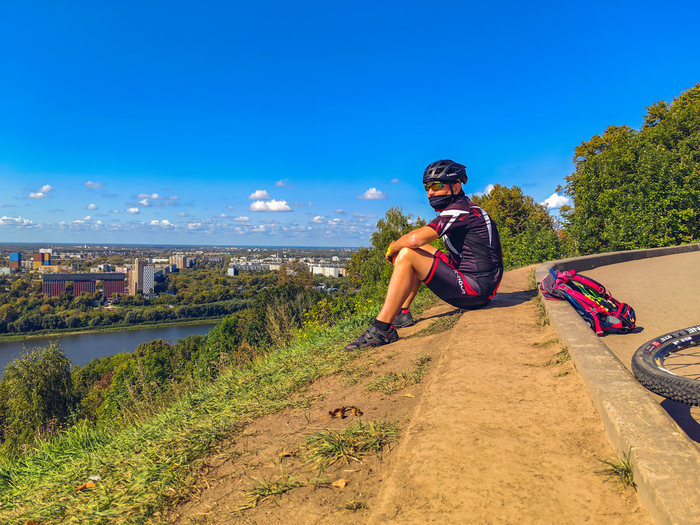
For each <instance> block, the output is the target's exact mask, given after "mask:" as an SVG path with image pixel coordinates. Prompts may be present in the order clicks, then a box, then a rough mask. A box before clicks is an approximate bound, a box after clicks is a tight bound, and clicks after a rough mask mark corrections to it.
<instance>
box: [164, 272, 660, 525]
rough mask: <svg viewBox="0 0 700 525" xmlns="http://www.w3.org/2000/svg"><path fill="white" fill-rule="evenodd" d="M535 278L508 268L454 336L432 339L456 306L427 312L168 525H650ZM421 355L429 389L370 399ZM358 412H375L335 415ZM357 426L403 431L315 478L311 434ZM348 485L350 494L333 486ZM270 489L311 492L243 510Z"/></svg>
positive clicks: (254, 438)
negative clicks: (540, 309) (619, 481)
mask: <svg viewBox="0 0 700 525" xmlns="http://www.w3.org/2000/svg"><path fill="white" fill-rule="evenodd" d="M527 276H528V271H527V269H522V270H517V271H513V272H508V273H507V274H506V276H505V278H504V282H503V284H502V286H501V291H500V293H499V295H498V296H497V298H496V299H495V300H494V301H493V302H492V304H491V305H490V306H489V307H488V308H486V309H484V310H480V311H475V312H467V313H465V314H463V315H462V316H461V317H459V320H458V321H457V324H456V325H455V326H454V328H452V329H451V330H449V331H446V332H442V333H437V334H435V335H428V336H421V334H420V332H421V331H422V330H423V329H424V328H426V327H427V326H429V325H431V324H434V323H439V322H443V321H444V320H445V319H448V318H449V319H455V317H454V316H457V315H459V313H458V312H457V311H455V310H454V309H452V308H451V307H449V306H447V305H444V304H442V305H440V306H438V307H436V308H434V309H432V310H430V311H428V312H425V313H424V315H423V318H422V319H421V321H420V322H419V323H418V324H417V325H416V326H414V327H410V328H406V329H403V330H401V331H400V335H401V337H402V339H401V340H399V341H398V342H397V343H394V344H392V345H389V346H386V347H382V348H379V349H376V350H370V351H367V352H364V353H361V354H359V355H358V358H357V359H356V360H354V361H353V364H352V365H351V366H349V367H348V369H347V370H346V372H345V373H344V374H341V375H340V376H339V377H334V378H331V379H327V380H325V381H323V382H321V383H320V384H316V385H313V386H312V388H311V389H310V391H309V399H310V404H309V407H308V409H306V410H300V411H295V412H285V413H281V414H277V415H275V416H274V417H271V418H267V419H264V420H261V421H257V422H255V423H253V424H251V425H250V426H249V427H248V428H247V429H246V431H245V433H244V434H243V435H241V436H239V438H238V439H236V440H235V443H234V444H233V445H232V446H231V447H230V448H229V449H227V450H225V451H223V452H222V454H220V455H219V456H218V457H216V458H212V460H211V462H210V463H209V467H208V468H206V469H204V470H203V472H202V484H201V487H200V489H201V490H200V491H199V493H198V494H197V495H196V496H195V497H193V498H192V500H191V501H190V502H188V503H186V504H183V505H181V506H180V507H178V508H177V509H173V511H172V512H170V513H169V515H168V519H169V521H170V522H172V523H217V524H219V523H221V524H226V523H251V524H252V523H260V524H262V523H265V524H274V523H280V524H282V523H285V524H286V523H297V524H305V523H320V522H327V523H385V522H392V523H394V522H395V523H477V524H481V523H499V524H500V523H514V524H515V523H518V524H522V523H586V522H587V523H606V524H607V523H613V524H614V523H620V524H623V523H624V524H647V523H650V519H649V517H648V514H647V513H646V511H645V510H644V509H643V508H640V506H639V503H638V500H637V497H636V494H635V492H634V491H633V490H632V489H626V490H622V489H620V488H618V487H616V486H615V485H614V483H612V482H609V481H606V477H604V476H601V475H599V474H596V471H600V470H601V468H602V467H603V465H602V463H601V462H600V461H599V460H605V459H611V458H613V457H615V456H616V453H615V451H614V450H613V449H612V447H611V446H610V445H609V443H608V441H607V438H606V436H605V433H604V431H603V427H602V424H601V422H600V420H599V418H598V415H597V413H596V412H595V409H594V408H593V405H592V403H591V401H590V398H589V396H588V393H587V391H586V390H585V387H584V386H583V384H582V382H581V381H580V379H579V378H578V376H577V374H576V372H575V370H574V369H573V366H572V365H571V363H570V362H564V363H559V362H556V361H557V360H556V359H553V358H554V356H555V355H556V354H557V353H558V352H559V351H560V350H561V346H560V345H559V344H558V343H557V342H556V340H555V335H554V332H553V330H552V329H551V328H550V327H539V326H538V325H537V307H536V305H535V304H534V303H533V302H532V301H531V298H532V296H533V294H532V293H531V292H529V291H527V290H526V288H527ZM413 336H415V337H413ZM420 356H422V357H421V358H420V359H421V362H425V361H426V360H427V359H428V358H430V359H431V361H430V362H429V364H428V373H427V374H426V375H425V376H423V377H424V379H423V380H422V381H421V382H420V383H418V384H408V385H407V386H406V387H405V388H403V389H402V390H400V391H398V392H396V393H392V394H382V393H372V392H367V391H366V387H367V385H368V384H370V383H371V382H373V381H376V380H377V378H382V377H386V374H393V375H394V376H401V374H407V373H409V372H411V373H414V372H415V371H416V370H418V368H417V366H418V365H417V364H416V363H417V361H416V359H417V358H419V357H420ZM414 377H415V375H414ZM348 405H353V406H357V407H360V408H361V409H362V412H363V415H362V416H361V417H357V416H350V417H348V418H347V419H344V420H340V419H328V418H327V414H328V411H329V410H333V409H334V408H337V407H340V406H348ZM358 419H361V420H363V421H375V420H389V421H396V422H397V424H398V426H399V428H400V429H401V434H400V437H399V439H398V441H397V443H395V444H394V445H393V446H392V447H389V448H385V450H384V452H383V454H382V457H381V458H379V457H368V458H365V459H362V460H361V461H351V462H350V463H349V464H336V465H335V466H334V467H332V468H330V469H327V470H326V471H325V472H323V473H322V474H320V475H319V472H318V471H315V470H312V469H310V468H309V467H308V464H307V463H305V462H304V461H303V454H304V447H303V443H304V439H305V436H307V435H309V434H310V433H312V432H316V431H319V430H323V429H332V430H342V429H344V428H347V427H349V426H350V425H352V424H353V423H354V422H355V420H358ZM289 476H292V477H291V478H290V477H289ZM314 478H320V479H321V481H318V479H317V480H316V481H315V482H313V480H314ZM339 479H344V480H346V481H347V486H345V487H344V488H334V487H333V486H332V485H331V482H332V481H337V480H339ZM261 480H262V481H264V482H265V483H267V484H268V486H269V485H270V484H272V483H274V482H277V481H285V482H290V481H291V480H293V481H297V482H302V484H304V486H302V487H300V488H295V489H293V490H290V491H288V492H286V493H284V494H282V495H279V496H275V497H272V498H269V499H266V500H263V501H260V502H259V503H258V504H257V506H255V507H253V508H250V509H247V510H240V509H241V507H243V506H245V505H246V503H249V502H250V499H249V498H250V496H249V491H250V490H251V489H253V488H255V487H258V488H259V487H260V486H261V483H260V481H261ZM309 481H312V484H309V483H308V482H309Z"/></svg>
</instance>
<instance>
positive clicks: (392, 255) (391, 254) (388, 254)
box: [384, 244, 399, 264]
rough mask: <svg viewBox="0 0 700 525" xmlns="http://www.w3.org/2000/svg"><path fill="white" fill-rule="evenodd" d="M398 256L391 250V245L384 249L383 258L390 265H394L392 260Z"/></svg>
mask: <svg viewBox="0 0 700 525" xmlns="http://www.w3.org/2000/svg"><path fill="white" fill-rule="evenodd" d="M398 254H399V252H395V251H393V250H392V249H391V244H390V245H389V247H388V248H387V249H386V255H385V256H384V258H385V259H386V260H387V261H389V262H390V263H391V264H394V259H396V256H397V255H398Z"/></svg>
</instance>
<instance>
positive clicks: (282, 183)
mask: <svg viewBox="0 0 700 525" xmlns="http://www.w3.org/2000/svg"><path fill="white" fill-rule="evenodd" d="M275 186H276V187H278V188H291V187H292V186H296V184H290V183H289V179H282V180H278V181H277V182H275Z"/></svg>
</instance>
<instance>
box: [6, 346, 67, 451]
mask: <svg viewBox="0 0 700 525" xmlns="http://www.w3.org/2000/svg"><path fill="white" fill-rule="evenodd" d="M70 367H71V363H70V360H69V359H68V358H67V357H66V356H65V354H64V353H63V350H62V349H61V347H60V346H59V345H58V344H57V343H51V344H50V345H49V346H48V347H46V348H40V349H36V350H31V351H25V352H24V353H23V354H22V356H21V357H20V358H19V359H16V360H15V361H13V362H12V363H10V364H9V365H7V368H6V369H5V374H4V375H3V377H2V379H1V380H0V438H1V440H2V441H3V444H4V447H5V449H6V450H7V451H9V452H10V453H14V452H17V451H18V449H19V447H20V446H21V445H25V444H31V443H32V442H33V441H34V439H35V438H36V437H38V436H43V435H46V434H48V433H51V432H53V431H55V430H57V429H58V428H60V427H61V426H62V425H63V424H64V423H65V422H66V421H67V419H68V415H69V413H70V410H71V406H72V403H73V385H72V378H71V373H70Z"/></svg>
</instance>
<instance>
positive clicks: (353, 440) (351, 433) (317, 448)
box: [306, 421, 398, 472]
mask: <svg viewBox="0 0 700 525" xmlns="http://www.w3.org/2000/svg"><path fill="white" fill-rule="evenodd" d="M397 436H398V428H397V427H396V424H395V423H388V422H386V421H374V422H370V423H363V422H358V423H355V424H354V425H353V426H351V427H350V428H348V429H347V430H345V431H344V432H335V431H333V430H324V431H322V432H317V433H315V434H312V435H310V436H309V437H308V438H307V439H306V448H307V454H306V457H307V459H308V461H309V462H313V463H315V465H316V467H317V468H318V469H319V471H321V472H323V471H324V470H325V469H327V468H328V467H330V466H331V465H333V464H335V463H337V462H339V461H343V462H345V463H350V461H359V458H361V457H363V456H366V455H368V454H377V453H379V452H381V451H382V449H383V448H384V446H385V445H387V444H388V443H390V442H391V441H394V440H395V439H396V437H397Z"/></svg>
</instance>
